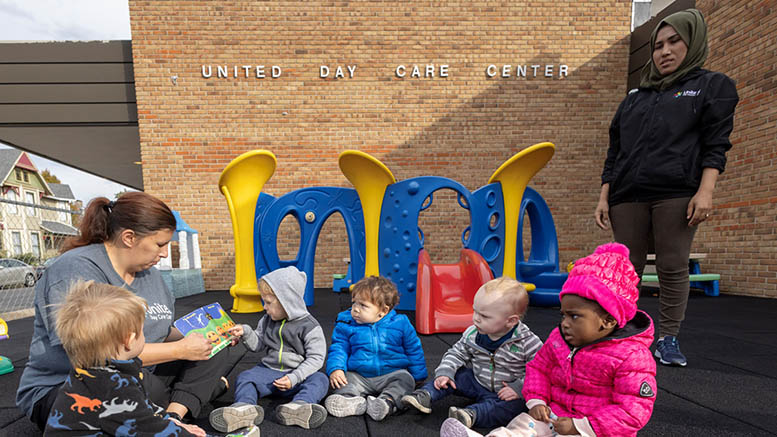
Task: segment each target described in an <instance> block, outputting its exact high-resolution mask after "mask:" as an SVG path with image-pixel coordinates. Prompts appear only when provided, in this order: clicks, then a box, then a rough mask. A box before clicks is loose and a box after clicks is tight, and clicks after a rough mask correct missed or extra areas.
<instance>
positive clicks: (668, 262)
mask: <svg viewBox="0 0 777 437" xmlns="http://www.w3.org/2000/svg"><path fill="white" fill-rule="evenodd" d="M690 200H691V198H690V197H680V198H675V199H666V200H657V201H652V202H632V203H620V204H618V205H615V206H613V207H611V208H610V223H611V224H612V232H613V236H614V238H615V241H617V242H618V243H621V244H624V245H626V247H628V248H629V252H630V255H629V258H630V259H631V263H632V264H634V268H635V269H636V271H637V274H638V275H639V276H640V278H641V277H642V272H643V271H644V269H645V262H646V259H647V254H648V251H649V250H655V254H656V272H657V273H658V284H659V292H660V295H659V307H660V310H659V323H658V338H661V337H664V336H665V335H674V336H677V334H678V333H679V332H680V324H681V323H682V321H683V319H684V318H685V308H686V307H687V306H688V292H689V290H690V285H689V282H688V257H689V256H690V254H691V243H693V236H694V234H695V233H696V226H688V219H686V209H687V208H688V202H689V201H690Z"/></svg>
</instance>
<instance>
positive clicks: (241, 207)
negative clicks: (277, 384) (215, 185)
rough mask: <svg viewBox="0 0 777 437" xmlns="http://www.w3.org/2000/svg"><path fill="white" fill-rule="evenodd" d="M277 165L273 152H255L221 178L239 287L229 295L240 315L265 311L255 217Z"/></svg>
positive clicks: (231, 165) (245, 155)
mask: <svg viewBox="0 0 777 437" xmlns="http://www.w3.org/2000/svg"><path fill="white" fill-rule="evenodd" d="M276 164H277V161H276V159H275V155H274V154H273V153H272V152H270V151H267V150H252V151H250V152H246V153H243V154H242V155H240V156H238V157H237V158H235V159H233V160H232V162H230V163H229V164H228V165H227V166H226V167H225V168H224V171H222V172H221V177H220V178H219V190H220V191H221V193H222V194H224V197H226V198H227V206H228V207H229V215H230V216H231V218H232V232H233V233H234V235H235V283H234V284H233V285H232V286H231V287H230V288H229V294H231V295H232V297H233V298H234V302H233V304H232V311H233V312H236V313H255V312H259V311H262V309H263V307H262V300H261V298H260V297H259V289H258V285H257V282H256V267H255V266H254V213H255V211H256V201H257V199H258V198H259V193H261V191H262V187H263V186H264V184H265V183H266V182H267V181H268V180H270V177H272V175H273V173H274V172H275V166H276Z"/></svg>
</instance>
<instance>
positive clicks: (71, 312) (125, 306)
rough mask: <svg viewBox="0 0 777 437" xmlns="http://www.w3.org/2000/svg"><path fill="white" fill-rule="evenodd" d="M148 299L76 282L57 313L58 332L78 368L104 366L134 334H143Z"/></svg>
mask: <svg viewBox="0 0 777 437" xmlns="http://www.w3.org/2000/svg"><path fill="white" fill-rule="evenodd" d="M146 308H147V305H146V300H145V299H143V298H142V297H140V296H137V295H135V294H134V293H132V292H131V291H128V290H125V289H123V288H120V287H116V286H114V285H109V284H103V283H99V282H95V281H78V282H75V283H74V284H73V285H72V286H71V287H70V290H68V294H67V296H66V297H65V301H64V303H63V304H62V306H61V307H60V308H59V309H58V310H57V312H56V318H57V323H56V329H57V335H58V336H59V339H60V340H61V341H62V346H63V347H64V348H65V352H67V356H68V358H69V359H70V363H71V364H72V365H73V367H74V368H88V367H94V366H100V365H104V364H105V363H106V362H107V361H108V360H109V359H111V358H115V357H116V355H117V354H118V352H119V350H120V348H121V347H122V345H123V344H124V342H125V341H126V340H127V339H128V338H129V336H130V335H131V334H133V333H134V334H135V335H138V336H139V335H140V333H141V331H142V330H143V321H144V320H145V318H146Z"/></svg>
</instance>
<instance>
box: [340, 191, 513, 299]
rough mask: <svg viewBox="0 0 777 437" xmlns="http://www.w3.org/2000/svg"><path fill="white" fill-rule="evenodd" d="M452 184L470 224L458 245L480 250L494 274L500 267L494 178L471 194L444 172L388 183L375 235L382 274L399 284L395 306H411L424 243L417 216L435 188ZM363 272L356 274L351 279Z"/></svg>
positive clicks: (499, 207)
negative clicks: (398, 299) (419, 256)
mask: <svg viewBox="0 0 777 437" xmlns="http://www.w3.org/2000/svg"><path fill="white" fill-rule="evenodd" d="M440 189H450V190H453V191H455V192H456V193H457V194H458V202H459V205H460V206H461V207H462V208H465V209H467V210H468V211H469V217H470V226H468V227H467V228H466V229H464V231H463V232H462V237H461V239H462V246H463V247H466V248H468V249H473V250H475V251H477V252H479V253H480V254H481V255H483V257H484V258H485V259H486V261H487V262H488V263H489V265H490V266H491V268H492V269H495V268H496V269H498V270H495V273H496V272H497V271H498V272H499V273H501V271H502V259H503V252H504V251H503V247H504V244H503V242H502V237H501V236H502V235H504V220H503V217H504V211H503V210H504V206H503V205H504V202H503V200H502V190H501V186H500V184H498V183H495V184H489V185H487V186H485V187H482V188H480V189H479V190H477V191H476V192H475V193H471V192H470V191H469V190H468V189H467V188H466V187H464V186H463V185H461V184H460V183H458V182H456V181H454V180H452V179H449V178H444V177H438V176H421V177H416V178H412V179H407V180H404V181H400V182H397V183H394V184H392V185H389V186H388V187H386V194H385V195H384V196H383V205H382V207H381V220H380V231H379V236H378V250H379V254H378V258H379V268H380V272H381V275H383V276H386V277H388V278H390V279H391V280H392V281H393V282H394V283H395V284H396V285H397V288H398V289H399V296H400V301H399V305H398V306H397V309H399V310H409V311H412V310H414V309H415V302H416V297H415V291H416V275H417V273H418V251H419V250H420V249H421V248H423V245H424V234H423V230H421V229H420V228H419V227H418V218H419V215H420V213H421V211H423V210H424V209H426V208H429V207H430V206H431V205H432V203H433V202H434V192H435V191H437V190H440ZM361 277H362V276H357V275H354V280H356V279H358V278H361Z"/></svg>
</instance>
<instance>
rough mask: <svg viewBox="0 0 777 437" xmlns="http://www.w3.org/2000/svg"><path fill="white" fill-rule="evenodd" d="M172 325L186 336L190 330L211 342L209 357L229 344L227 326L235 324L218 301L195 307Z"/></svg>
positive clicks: (230, 336) (229, 338) (230, 337)
mask: <svg viewBox="0 0 777 437" xmlns="http://www.w3.org/2000/svg"><path fill="white" fill-rule="evenodd" d="M173 325H174V326H175V327H176V328H178V330H179V331H181V334H183V335H184V336H187V335H189V334H191V333H192V332H198V333H200V334H202V335H203V337H205V338H207V339H208V340H210V342H211V343H213V350H212V351H211V353H210V356H209V357H208V358H210V357H212V356H213V355H216V354H217V353H218V352H219V351H220V350H222V349H224V348H225V347H227V346H228V345H229V343H230V342H231V339H232V335H231V334H230V333H229V328H231V327H233V326H235V322H233V321H232V318H230V317H229V315H227V313H226V312H224V309H222V308H221V305H220V304H219V303H218V302H215V303H212V304H209V305H205V306H203V307H200V308H197V309H196V310H194V311H192V312H190V313H189V314H187V315H185V316H183V317H181V318H180V319H178V320H176V321H175V323H173Z"/></svg>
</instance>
